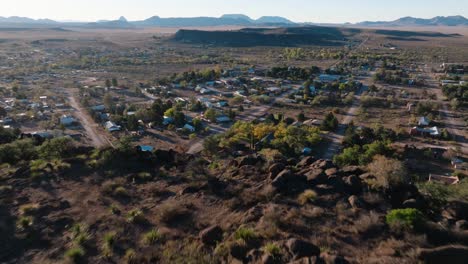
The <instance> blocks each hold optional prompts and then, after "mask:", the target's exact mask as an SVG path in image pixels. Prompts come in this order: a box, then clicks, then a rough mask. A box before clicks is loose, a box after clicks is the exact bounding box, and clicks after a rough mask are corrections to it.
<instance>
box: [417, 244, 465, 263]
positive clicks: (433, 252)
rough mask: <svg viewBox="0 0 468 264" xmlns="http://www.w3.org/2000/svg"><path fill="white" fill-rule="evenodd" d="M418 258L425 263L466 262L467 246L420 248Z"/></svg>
mask: <svg viewBox="0 0 468 264" xmlns="http://www.w3.org/2000/svg"><path fill="white" fill-rule="evenodd" d="M418 258H419V259H420V260H421V261H423V262H424V263H426V264H436V263H437V264H438V263H447V264H448V263H450V264H466V263H467V260H468V247H465V246H460V245H453V246H452V245H451V246H443V247H438V248H432V249H421V250H419V252H418Z"/></svg>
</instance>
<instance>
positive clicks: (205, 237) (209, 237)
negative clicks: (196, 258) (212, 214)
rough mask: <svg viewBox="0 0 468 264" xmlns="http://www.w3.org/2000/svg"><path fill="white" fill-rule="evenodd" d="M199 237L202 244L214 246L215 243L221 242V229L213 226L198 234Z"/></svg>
mask: <svg viewBox="0 0 468 264" xmlns="http://www.w3.org/2000/svg"><path fill="white" fill-rule="evenodd" d="M199 237H200V240H201V241H202V242H203V244H205V245H210V246H214V245H216V243H218V242H220V241H221V240H223V229H221V227H219V226H218V225H214V226H211V227H208V228H206V229H203V230H202V231H201V232H200V234H199Z"/></svg>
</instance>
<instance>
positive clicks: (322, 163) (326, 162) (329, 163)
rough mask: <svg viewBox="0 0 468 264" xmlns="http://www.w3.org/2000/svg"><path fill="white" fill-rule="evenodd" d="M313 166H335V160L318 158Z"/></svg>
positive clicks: (323, 167) (322, 167)
mask: <svg viewBox="0 0 468 264" xmlns="http://www.w3.org/2000/svg"><path fill="white" fill-rule="evenodd" d="M311 167H313V168H320V169H323V170H326V169H330V168H333V167H334V166H333V162H332V161H331V160H323V159H320V160H317V161H316V162H314V163H312V165H311Z"/></svg>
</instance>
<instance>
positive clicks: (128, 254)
mask: <svg viewBox="0 0 468 264" xmlns="http://www.w3.org/2000/svg"><path fill="white" fill-rule="evenodd" d="M135 258H136V253H135V250H133V249H131V248H129V249H127V250H126V251H125V255H124V260H125V262H126V263H133V261H134V260H135Z"/></svg>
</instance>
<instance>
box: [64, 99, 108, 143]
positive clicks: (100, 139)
mask: <svg viewBox="0 0 468 264" xmlns="http://www.w3.org/2000/svg"><path fill="white" fill-rule="evenodd" d="M68 100H69V102H70V106H71V107H72V108H73V109H74V110H75V111H74V115H75V117H76V118H77V119H78V120H79V121H80V123H81V125H82V126H83V128H84V129H85V131H86V134H87V135H88V137H89V138H90V139H91V142H92V144H93V146H94V147H97V148H100V147H105V146H109V145H112V144H111V143H110V141H109V140H108V139H107V138H106V137H105V136H104V135H102V134H101V133H99V132H98V131H97V126H98V124H96V122H94V120H92V119H91V117H90V116H89V115H88V114H87V113H86V112H85V110H84V109H83V108H82V107H81V105H80V104H79V103H78V102H77V101H76V98H75V95H74V93H73V92H70V93H69V95H68Z"/></svg>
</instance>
